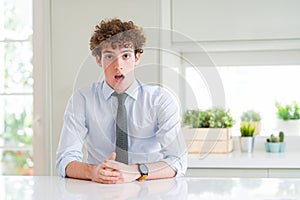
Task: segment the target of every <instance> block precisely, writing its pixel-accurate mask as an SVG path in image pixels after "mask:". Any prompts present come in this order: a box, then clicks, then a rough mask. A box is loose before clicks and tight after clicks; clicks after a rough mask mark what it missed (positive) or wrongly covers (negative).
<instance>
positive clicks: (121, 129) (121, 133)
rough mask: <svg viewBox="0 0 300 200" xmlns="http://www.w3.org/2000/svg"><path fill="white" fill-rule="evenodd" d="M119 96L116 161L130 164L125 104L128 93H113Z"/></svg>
mask: <svg viewBox="0 0 300 200" xmlns="http://www.w3.org/2000/svg"><path fill="white" fill-rule="evenodd" d="M113 95H114V96H116V97H117V98H118V112H117V119H116V161H119V162H122V163H125V164H128V133H127V112H126V108H125V105H124V102H125V100H126V97H127V94H126V93H121V94H118V93H116V92H114V93H113Z"/></svg>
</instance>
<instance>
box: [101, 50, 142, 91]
mask: <svg viewBox="0 0 300 200" xmlns="http://www.w3.org/2000/svg"><path fill="white" fill-rule="evenodd" d="M96 59H97V63H98V65H99V66H102V67H103V69H104V74H105V79H106V82H107V84H108V85H109V86H110V87H111V88H113V89H114V90H116V91H117V92H119V93H121V92H124V91H125V90H127V89H128V88H129V86H130V85H131V84H132V83H133V81H134V79H135V76H134V67H135V65H136V64H138V62H139V60H140V54H139V53H137V54H136V55H134V50H133V48H125V47H124V48H123V47H120V48H119V47H116V48H115V49H113V48H112V47H111V45H106V46H105V48H103V49H102V52H101V59H100V58H99V56H97V57H96Z"/></svg>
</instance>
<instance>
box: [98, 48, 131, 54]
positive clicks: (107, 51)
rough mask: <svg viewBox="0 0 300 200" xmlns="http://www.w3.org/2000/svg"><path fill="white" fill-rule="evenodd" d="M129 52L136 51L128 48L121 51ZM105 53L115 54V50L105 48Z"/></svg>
mask: <svg viewBox="0 0 300 200" xmlns="http://www.w3.org/2000/svg"><path fill="white" fill-rule="evenodd" d="M127 52H130V53H132V52H134V51H133V50H130V49H126V50H123V51H121V53H127ZM105 53H111V54H115V52H113V51H110V50H105V51H103V54H105Z"/></svg>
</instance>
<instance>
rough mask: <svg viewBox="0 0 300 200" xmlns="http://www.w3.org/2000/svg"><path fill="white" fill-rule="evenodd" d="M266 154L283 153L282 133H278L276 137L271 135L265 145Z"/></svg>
mask: <svg viewBox="0 0 300 200" xmlns="http://www.w3.org/2000/svg"><path fill="white" fill-rule="evenodd" d="M265 149H266V152H271V153H277V152H284V151H285V142H284V132H283V131H280V132H279V134H278V136H274V134H271V135H270V137H269V138H267V140H266V143H265Z"/></svg>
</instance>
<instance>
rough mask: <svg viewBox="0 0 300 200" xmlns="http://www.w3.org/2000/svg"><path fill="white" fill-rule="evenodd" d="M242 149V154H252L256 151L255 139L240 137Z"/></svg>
mask: <svg viewBox="0 0 300 200" xmlns="http://www.w3.org/2000/svg"><path fill="white" fill-rule="evenodd" d="M240 147H241V151H242V152H246V153H252V152H253V149H254V137H240Z"/></svg>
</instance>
